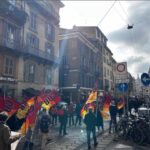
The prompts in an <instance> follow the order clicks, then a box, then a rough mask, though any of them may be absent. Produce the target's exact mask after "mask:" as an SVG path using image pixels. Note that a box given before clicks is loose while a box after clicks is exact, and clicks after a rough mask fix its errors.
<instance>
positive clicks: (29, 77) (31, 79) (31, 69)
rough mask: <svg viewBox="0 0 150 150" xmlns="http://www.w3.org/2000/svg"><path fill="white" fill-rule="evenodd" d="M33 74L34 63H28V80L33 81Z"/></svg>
mask: <svg viewBox="0 0 150 150" xmlns="http://www.w3.org/2000/svg"><path fill="white" fill-rule="evenodd" d="M34 74H35V65H34V64H30V65H29V75H28V81H30V82H34Z"/></svg>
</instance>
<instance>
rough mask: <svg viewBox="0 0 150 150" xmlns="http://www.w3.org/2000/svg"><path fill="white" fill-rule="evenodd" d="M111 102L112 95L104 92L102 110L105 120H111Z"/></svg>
mask: <svg viewBox="0 0 150 150" xmlns="http://www.w3.org/2000/svg"><path fill="white" fill-rule="evenodd" d="M110 103H111V97H110V96H109V95H107V94H104V103H103V109H102V111H101V113H102V116H103V119H104V120H109V118H110V115H109V107H110Z"/></svg>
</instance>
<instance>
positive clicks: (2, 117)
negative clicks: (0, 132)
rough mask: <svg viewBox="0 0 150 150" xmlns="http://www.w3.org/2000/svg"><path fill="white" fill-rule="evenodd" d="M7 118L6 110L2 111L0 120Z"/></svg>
mask: <svg viewBox="0 0 150 150" xmlns="http://www.w3.org/2000/svg"><path fill="white" fill-rule="evenodd" d="M7 118H8V114H7V112H4V111H3V112H1V113H0V121H2V122H4V121H6V120H7Z"/></svg>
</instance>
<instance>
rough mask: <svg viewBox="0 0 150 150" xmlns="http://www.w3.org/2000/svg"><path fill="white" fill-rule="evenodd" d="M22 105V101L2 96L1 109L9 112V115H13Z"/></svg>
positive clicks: (0, 98)
mask: <svg viewBox="0 0 150 150" xmlns="http://www.w3.org/2000/svg"><path fill="white" fill-rule="evenodd" d="M20 105H21V104H20V103H18V102H17V101H16V100H15V99H12V98H11V97H9V96H7V97H5V99H4V98H3V97H0V110H1V111H6V112H8V114H9V115H12V114H13V113H14V112H16V111H17V110H18V108H19V106H20Z"/></svg>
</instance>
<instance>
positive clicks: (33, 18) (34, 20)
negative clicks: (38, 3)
mask: <svg viewBox="0 0 150 150" xmlns="http://www.w3.org/2000/svg"><path fill="white" fill-rule="evenodd" d="M30 17H31V18H30V28H31V29H32V30H33V31H36V28H37V16H36V14H35V13H33V12H32V13H31V16H30Z"/></svg>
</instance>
